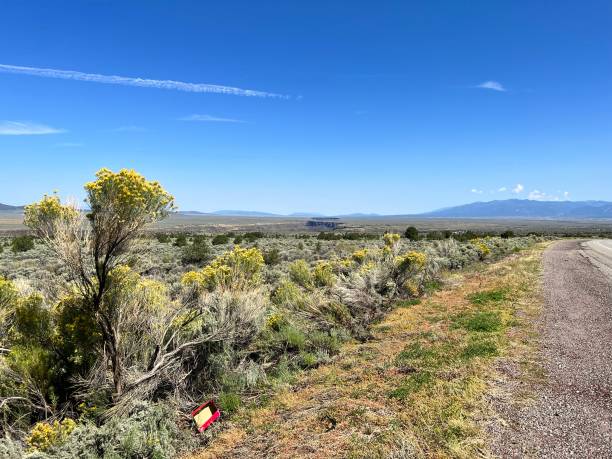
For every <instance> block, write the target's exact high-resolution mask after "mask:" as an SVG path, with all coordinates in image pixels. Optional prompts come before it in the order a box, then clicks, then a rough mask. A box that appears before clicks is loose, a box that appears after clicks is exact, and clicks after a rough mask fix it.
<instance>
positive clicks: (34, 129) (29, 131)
mask: <svg viewBox="0 0 612 459" xmlns="http://www.w3.org/2000/svg"><path fill="white" fill-rule="evenodd" d="M62 132H66V131H65V130H63V129H56V128H53V127H51V126H46V125H44V124H37V123H30V122H29V121H0V135H45V134H60V133H62Z"/></svg>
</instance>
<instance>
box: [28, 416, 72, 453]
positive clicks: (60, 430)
mask: <svg viewBox="0 0 612 459" xmlns="http://www.w3.org/2000/svg"><path fill="white" fill-rule="evenodd" d="M75 427H76V422H74V420H72V419H70V418H65V419H64V420H62V422H59V421H57V420H55V421H53V422H52V423H48V422H37V423H36V424H35V425H34V427H32V430H31V431H30V435H29V436H28V437H27V438H26V442H27V444H28V445H29V446H30V448H31V449H32V450H33V451H43V452H44V451H47V450H48V449H49V448H51V447H53V446H58V445H61V444H62V443H64V442H65V441H66V439H67V438H68V436H69V435H70V434H71V433H72V431H73V430H74V428H75Z"/></svg>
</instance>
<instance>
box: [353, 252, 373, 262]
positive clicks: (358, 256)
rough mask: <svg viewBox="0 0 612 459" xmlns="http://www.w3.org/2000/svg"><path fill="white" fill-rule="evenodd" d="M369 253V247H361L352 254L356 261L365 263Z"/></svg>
mask: <svg viewBox="0 0 612 459" xmlns="http://www.w3.org/2000/svg"><path fill="white" fill-rule="evenodd" d="M368 254H369V250H368V249H361V250H357V251H355V252H353V254H352V255H351V258H352V259H353V260H354V261H356V262H357V263H360V264H361V263H363V262H364V261H365V259H366V258H367V256H368Z"/></svg>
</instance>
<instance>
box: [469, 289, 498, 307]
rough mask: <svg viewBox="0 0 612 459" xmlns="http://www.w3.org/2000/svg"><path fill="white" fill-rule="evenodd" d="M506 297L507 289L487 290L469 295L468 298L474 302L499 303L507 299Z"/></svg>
mask: <svg viewBox="0 0 612 459" xmlns="http://www.w3.org/2000/svg"><path fill="white" fill-rule="evenodd" d="M506 297H507V291H506V290H485V291H482V292H476V293H473V294H471V295H469V296H468V300H470V301H471V302H472V303H473V304H477V305H482V304H486V303H499V302H501V301H504V300H506Z"/></svg>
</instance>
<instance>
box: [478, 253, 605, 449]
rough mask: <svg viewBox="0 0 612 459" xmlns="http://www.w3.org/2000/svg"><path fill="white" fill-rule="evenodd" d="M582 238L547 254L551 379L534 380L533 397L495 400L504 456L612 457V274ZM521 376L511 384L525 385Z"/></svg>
mask: <svg viewBox="0 0 612 459" xmlns="http://www.w3.org/2000/svg"><path fill="white" fill-rule="evenodd" d="M583 244H584V243H582V242H579V241H562V242H558V243H556V244H554V245H553V246H551V247H550V248H549V249H548V250H547V251H546V252H545V253H544V260H543V263H544V279H543V294H544V307H543V310H542V316H541V322H540V323H539V324H538V328H539V332H540V340H541V341H540V342H541V348H540V355H539V359H538V360H540V362H541V365H542V369H543V370H544V378H543V379H542V380H541V381H540V382H539V383H535V382H532V383H528V384H533V387H529V388H528V389H529V390H528V391H527V392H531V393H532V395H533V397H534V399H533V402H532V403H502V402H501V401H500V400H498V401H497V402H494V403H493V405H494V409H495V410H496V411H497V413H498V415H499V417H500V419H499V420H498V422H495V423H494V425H493V426H492V427H490V431H491V436H492V440H493V445H492V450H493V451H492V452H493V453H494V454H495V455H497V456H499V457H504V458H514V457H516V458H518V457H521V458H522V457H539V458H569V457H571V458H612V279H611V278H609V277H608V276H607V275H606V271H605V270H601V269H600V268H598V267H596V265H595V264H594V263H592V262H591V261H590V260H589V251H590V249H589V247H588V246H584V245H583ZM517 378H518V379H517ZM519 379H520V377H517V375H510V377H509V378H508V380H507V382H506V383H507V385H508V386H509V387H511V390H512V391H516V392H518V391H521V392H525V387H524V386H522V385H524V384H525V383H524V382H521V381H520V380H519ZM506 389H507V388H506Z"/></svg>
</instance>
